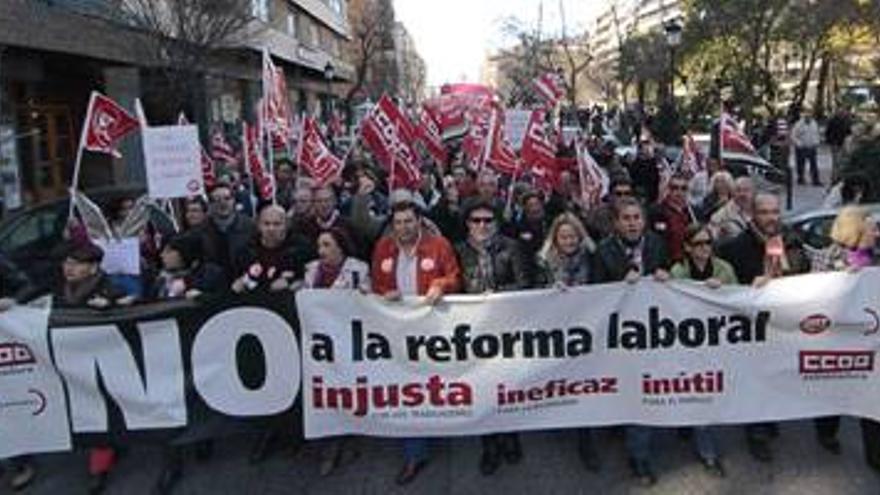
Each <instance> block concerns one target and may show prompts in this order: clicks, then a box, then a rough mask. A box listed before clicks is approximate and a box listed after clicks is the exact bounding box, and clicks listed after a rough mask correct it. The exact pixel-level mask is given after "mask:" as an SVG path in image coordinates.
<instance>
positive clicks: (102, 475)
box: [53, 243, 133, 494]
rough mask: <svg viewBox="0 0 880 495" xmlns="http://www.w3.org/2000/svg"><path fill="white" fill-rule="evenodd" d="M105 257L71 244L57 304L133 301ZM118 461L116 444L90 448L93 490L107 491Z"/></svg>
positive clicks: (87, 246)
mask: <svg viewBox="0 0 880 495" xmlns="http://www.w3.org/2000/svg"><path fill="white" fill-rule="evenodd" d="M103 257H104V252H103V251H102V250H101V248H99V247H98V246H95V245H94V244H91V243H80V244H74V245H72V246H70V247H69V249H68V252H67V255H66V257H65V258H64V262H63V264H62V274H63V282H62V284H61V285H60V286H59V287H58V288H57V289H56V291H55V297H54V303H53V306H55V307H68V308H77V307H88V308H93V309H107V308H110V307H113V306H124V305H127V304H130V303H131V302H132V300H133V298H131V297H130V296H125V294H124V293H123V292H122V291H121V290H120V289H118V288H116V287H115V286H114V285H113V284H111V283H110V279H109V278H108V277H107V275H106V274H104V272H102V271H101V268H100V266H101V260H102V259H103ZM115 464H116V450H115V449H114V448H113V447H110V446H99V447H92V448H91V449H90V450H89V476H90V481H89V493H92V494H96V493H102V492H103V491H104V489H105V488H106V487H107V478H108V476H109V474H110V471H111V470H112V469H113V466H114V465H115Z"/></svg>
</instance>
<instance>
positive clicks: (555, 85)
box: [532, 72, 565, 107]
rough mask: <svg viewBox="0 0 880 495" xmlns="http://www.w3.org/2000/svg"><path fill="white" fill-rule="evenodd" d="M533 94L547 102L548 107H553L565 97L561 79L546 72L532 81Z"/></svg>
mask: <svg viewBox="0 0 880 495" xmlns="http://www.w3.org/2000/svg"><path fill="white" fill-rule="evenodd" d="M532 86H533V87H534V88H535V92H536V93H538V95H540V96H541V98H543V99H544V101H546V102H547V104H548V106H551V107H554V106H556V104H557V103H559V100H561V99H562V97H563V96H565V86H564V84H563V82H562V78H560V77H559V74H557V73H555V72H547V73H546V74H544V75H542V76H539V77H537V78H536V79H535V80H534V81H532Z"/></svg>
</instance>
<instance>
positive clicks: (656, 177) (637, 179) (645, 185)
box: [629, 156, 660, 204]
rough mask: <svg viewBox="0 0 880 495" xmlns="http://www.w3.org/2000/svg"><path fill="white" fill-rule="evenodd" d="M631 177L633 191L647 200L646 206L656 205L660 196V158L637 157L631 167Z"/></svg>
mask: <svg viewBox="0 0 880 495" xmlns="http://www.w3.org/2000/svg"><path fill="white" fill-rule="evenodd" d="M629 176H630V178H631V179H632V183H633V189H635V190H636V193H637V194H638V195H639V196H640V197H641V198H642V199H644V200H645V204H654V203H656V202H657V198H658V197H659V196H660V168H659V166H658V158H657V157H656V156H655V157H653V158H647V157H637V158H636V159H635V161H634V162H633V163H632V164H631V165H630V166H629Z"/></svg>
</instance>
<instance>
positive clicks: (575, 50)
mask: <svg viewBox="0 0 880 495" xmlns="http://www.w3.org/2000/svg"><path fill="white" fill-rule="evenodd" d="M559 18H560V23H561V27H562V32H561V35H560V36H559V38H558V39H557V40H556V41H555V43H554V44H555V45H557V46H559V47H560V48H561V50H562V61H563V70H562V74H563V77H565V90H566V93H567V96H568V103H569V105H571V106H572V107H576V106H577V88H578V80H579V79H580V76H581V74H582V73H583V72H584V71H585V70H587V68H588V67H589V66H590V63H592V61H593V54H592V53H591V50H590V39H589V35H588V34H587V32H586V31H584V32H583V33H581V34H579V35H573V36H569V35H568V26H567V23H566V19H565V5H564V2H563V0H559Z"/></svg>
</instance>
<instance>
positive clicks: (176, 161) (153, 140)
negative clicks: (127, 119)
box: [143, 125, 204, 198]
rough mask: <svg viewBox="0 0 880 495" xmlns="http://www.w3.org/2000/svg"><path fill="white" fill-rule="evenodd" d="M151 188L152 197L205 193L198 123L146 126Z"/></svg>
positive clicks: (174, 196)
mask: <svg viewBox="0 0 880 495" xmlns="http://www.w3.org/2000/svg"><path fill="white" fill-rule="evenodd" d="M143 136H144V139H143V141H144V161H145V163H146V168H147V190H148V192H149V194H150V197H152V198H184V197H188V196H193V195H197V194H202V192H203V190H204V183H203V181H202V170H201V165H200V163H199V159H200V153H201V146H200V144H199V131H198V127H197V126H194V125H178V126H164V127H147V128H145V129H144V130H143Z"/></svg>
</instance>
